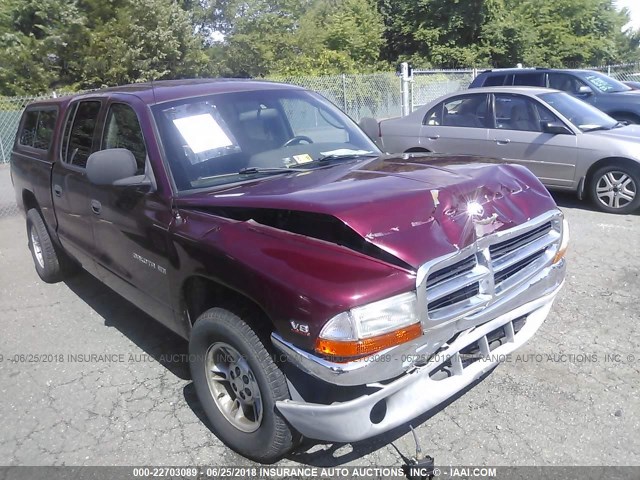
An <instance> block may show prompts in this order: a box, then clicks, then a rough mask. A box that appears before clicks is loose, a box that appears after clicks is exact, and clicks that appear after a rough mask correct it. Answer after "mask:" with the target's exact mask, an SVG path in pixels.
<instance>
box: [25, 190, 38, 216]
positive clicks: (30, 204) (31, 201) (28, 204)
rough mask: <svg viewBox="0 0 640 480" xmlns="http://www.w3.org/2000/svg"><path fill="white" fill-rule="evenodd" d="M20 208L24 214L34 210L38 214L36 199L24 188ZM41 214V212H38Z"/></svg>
mask: <svg viewBox="0 0 640 480" xmlns="http://www.w3.org/2000/svg"><path fill="white" fill-rule="evenodd" d="M22 207H23V208H24V211H25V213H26V212H28V211H29V210H31V209H32V208H35V209H36V210H38V212H40V204H39V203H38V199H37V198H36V196H35V194H34V193H33V192H32V191H31V190H27V189H26V188H25V189H23V190H22ZM40 213H41V214H42V212H40Z"/></svg>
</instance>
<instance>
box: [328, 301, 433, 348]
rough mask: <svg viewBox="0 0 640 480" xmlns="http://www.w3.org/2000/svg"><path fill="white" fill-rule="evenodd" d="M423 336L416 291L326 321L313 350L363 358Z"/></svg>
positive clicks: (355, 309)
mask: <svg viewBox="0 0 640 480" xmlns="http://www.w3.org/2000/svg"><path fill="white" fill-rule="evenodd" d="M420 335H422V327H421V325H420V319H419V318H418V312H417V300H416V293H415V292H408V293H403V294H401V295H397V296H395V297H391V298H387V299H385V300H380V301H379V302H374V303H370V304H368V305H364V306H362V307H357V308H354V309H352V310H349V311H348V312H342V313H340V314H338V315H336V316H335V317H333V318H332V319H331V320H329V321H328V322H327V323H326V324H325V326H324V327H323V329H322V331H321V332H320V336H319V337H318V340H317V341H316V351H317V352H318V353H322V354H323V355H330V356H332V357H343V358H345V360H348V359H349V357H362V356H365V355H371V354H372V353H375V352H379V351H380V350H384V349H385V348H389V347H392V346H394V345H398V344H400V343H404V342H408V341H409V340H412V339H414V338H417V337H419V336H420Z"/></svg>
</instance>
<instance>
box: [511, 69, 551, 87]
mask: <svg viewBox="0 0 640 480" xmlns="http://www.w3.org/2000/svg"><path fill="white" fill-rule="evenodd" d="M513 84H514V85H522V86H527V87H542V86H544V73H543V72H533V73H516V75H515V77H514V79H513Z"/></svg>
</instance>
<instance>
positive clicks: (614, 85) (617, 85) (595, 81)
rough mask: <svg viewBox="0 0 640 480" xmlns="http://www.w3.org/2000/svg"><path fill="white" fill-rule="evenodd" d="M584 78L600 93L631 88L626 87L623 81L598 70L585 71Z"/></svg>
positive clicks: (624, 90)
mask: <svg viewBox="0 0 640 480" xmlns="http://www.w3.org/2000/svg"><path fill="white" fill-rule="evenodd" d="M584 79H585V80H586V81H587V82H589V84H590V85H591V86H592V87H593V88H595V89H596V90H598V91H599V92H602V93H617V92H626V91H629V90H631V88H629V87H627V86H626V85H625V84H624V83H621V82H619V81H618V80H616V79H614V78H611V77H608V76H607V75H605V74H603V73H600V72H589V73H586V74H585V75H584Z"/></svg>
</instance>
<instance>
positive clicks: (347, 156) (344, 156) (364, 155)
mask: <svg viewBox="0 0 640 480" xmlns="http://www.w3.org/2000/svg"><path fill="white" fill-rule="evenodd" d="M379 156H380V155H378V154H376V153H373V152H369V153H342V154H331V155H325V156H324V157H320V158H318V159H317V160H314V163H325V162H332V161H334V160H351V159H354V158H377V157H379Z"/></svg>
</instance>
